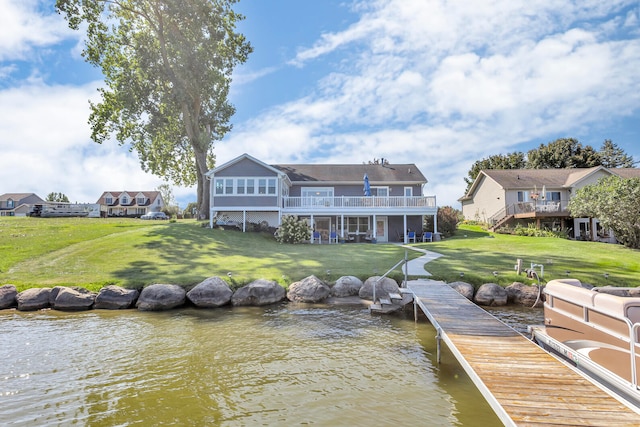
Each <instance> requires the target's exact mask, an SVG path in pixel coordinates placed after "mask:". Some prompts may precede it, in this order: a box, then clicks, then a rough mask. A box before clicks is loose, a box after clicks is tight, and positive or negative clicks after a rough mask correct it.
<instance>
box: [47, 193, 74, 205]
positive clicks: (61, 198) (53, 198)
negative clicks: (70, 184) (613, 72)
mask: <svg viewBox="0 0 640 427" xmlns="http://www.w3.org/2000/svg"><path fill="white" fill-rule="evenodd" d="M46 200H47V202H62V203H69V198H68V197H67V195H66V194H64V193H49V194H47V198H46Z"/></svg>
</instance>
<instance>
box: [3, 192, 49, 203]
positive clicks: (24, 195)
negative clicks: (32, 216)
mask: <svg viewBox="0 0 640 427" xmlns="http://www.w3.org/2000/svg"><path fill="white" fill-rule="evenodd" d="M30 196H36V197H37V198H38V199H40V197H39V196H38V195H36V194H35V193H5V194H2V195H0V201H2V202H5V201H7V200H9V199H11V200H22V199H25V198H27V197H30ZM40 200H42V199H40ZM42 201H43V202H44V200H42Z"/></svg>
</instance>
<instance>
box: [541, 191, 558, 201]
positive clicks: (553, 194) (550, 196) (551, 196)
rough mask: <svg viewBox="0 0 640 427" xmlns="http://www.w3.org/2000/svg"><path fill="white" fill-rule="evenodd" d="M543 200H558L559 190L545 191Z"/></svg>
mask: <svg viewBox="0 0 640 427" xmlns="http://www.w3.org/2000/svg"><path fill="white" fill-rule="evenodd" d="M544 197H545V200H550V201H552V202H559V201H560V192H559V191H547V192H546V193H545V195H544Z"/></svg>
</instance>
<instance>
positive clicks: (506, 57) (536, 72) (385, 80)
mask: <svg viewBox="0 0 640 427" xmlns="http://www.w3.org/2000/svg"><path fill="white" fill-rule="evenodd" d="M634 5H637V2H636V1H632V0H617V1H611V2H602V1H600V0H586V1H583V0H576V1H571V2H557V1H553V0H548V1H536V2H531V1H524V0H522V1H514V0H486V1H474V2H464V1H444V0H429V1H425V0H392V1H389V0H380V1H366V2H365V1H360V2H357V3H356V9H357V10H359V11H361V13H362V17H361V19H360V20H359V21H358V22H356V23H354V24H352V25H351V26H349V27H348V28H346V29H345V30H344V31H340V32H334V33H326V34H323V35H321V36H320V37H319V39H318V41H317V42H316V43H315V44H314V45H313V46H311V47H310V48H308V49H301V50H300V51H299V52H298V54H297V56H296V57H295V58H294V59H293V60H292V61H291V63H292V64H295V65H297V66H300V67H306V66H308V67H311V66H312V65H313V62H314V61H319V60H323V61H329V62H331V63H333V64H335V69H334V72H332V73H331V74H329V75H327V76H325V77H324V78H323V79H322V80H320V81H319V82H318V85H317V87H316V90H315V92H314V93H313V94H312V95H309V96H307V97H305V98H301V99H299V100H296V101H292V102H289V103H288V104H286V105H284V106H279V107H277V108H274V109H272V110H271V111H269V112H267V113H265V115H263V116H262V117H259V118H257V119H255V120H252V122H251V124H250V126H248V127H246V128H245V127H242V126H241V127H236V128H235V129H234V131H233V132H232V134H231V135H229V138H228V139H227V140H225V141H224V142H223V143H221V144H220V148H221V149H219V150H218V154H219V157H218V158H219V159H220V160H222V159H223V157H225V156H223V154H225V155H226V154H229V155H230V156H229V158H230V157H232V156H231V154H232V153H233V154H235V155H237V154H240V153H239V152H236V151H235V150H236V149H237V148H239V146H241V147H242V149H243V150H244V151H246V152H249V153H264V155H265V157H266V158H267V159H269V160H268V161H274V162H284V161H285V160H284V159H292V158H294V157H295V158H302V161H304V160H305V159H313V161H320V162H323V161H327V162H345V161H355V162H359V161H365V160H368V159H371V158H374V157H377V158H379V157H385V158H389V159H390V160H391V161H392V162H398V163H400V162H416V163H418V165H419V166H420V167H421V169H422V170H423V171H424V172H425V174H426V175H427V177H428V178H429V180H430V185H433V186H434V187H433V188H434V189H436V190H442V191H443V192H445V194H446V196H445V200H444V201H445V202H446V204H454V203H455V200H456V199H457V198H458V197H460V196H462V192H463V191H464V182H463V178H464V177H466V174H467V172H468V170H469V168H470V166H471V164H472V163H473V162H474V161H476V160H479V159H480V158H482V157H486V156H488V155H491V154H497V153H501V152H502V153H506V152H507V151H515V150H516V149H515V147H516V146H517V144H519V143H522V142H525V141H530V140H535V139H538V138H548V140H553V139H555V138H557V137H564V136H567V135H569V136H571V133H572V132H575V131H577V130H580V131H584V129H585V128H587V129H588V128H589V126H591V125H592V124H593V123H594V122H595V123H599V125H600V126H602V125H603V124H604V123H603V122H605V123H606V120H607V119H608V118H615V117H620V115H621V114H622V115H628V114H633V113H635V114H637V113H638V112H639V110H640V77H639V75H638V73H637V70H638V69H640V40H638V39H637V37H634V36H633V33H632V32H627V33H623V34H621V33H618V34H617V35H616V37H612V36H611V31H612V28H618V29H619V27H620V26H621V25H622V23H625V22H626V24H627V26H629V27H631V26H632V25H634V22H637V10H636V9H634V10H632V11H626V10H627V9H629V8H630V7H633V6H634ZM248 128H250V131H247V130H246V129H248ZM299 138H304V139H303V140H300V139H299ZM603 139H604V138H603ZM239 143H240V144H239ZM532 148H533V147H532ZM257 157H259V158H262V157H260V155H257ZM225 160H228V158H226V159H225ZM452 188H456V189H457V191H452Z"/></svg>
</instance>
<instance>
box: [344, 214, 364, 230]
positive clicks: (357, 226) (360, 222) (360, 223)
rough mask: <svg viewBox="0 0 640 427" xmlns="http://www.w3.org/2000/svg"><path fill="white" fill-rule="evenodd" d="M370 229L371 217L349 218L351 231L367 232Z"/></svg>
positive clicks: (348, 223)
mask: <svg viewBox="0 0 640 427" xmlns="http://www.w3.org/2000/svg"><path fill="white" fill-rule="evenodd" d="M368 230H369V217H366V216H355V217H354V216H352V217H349V218H347V231H348V232H349V233H365V232H367V231H368Z"/></svg>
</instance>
